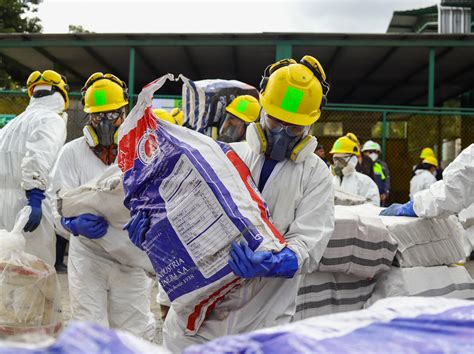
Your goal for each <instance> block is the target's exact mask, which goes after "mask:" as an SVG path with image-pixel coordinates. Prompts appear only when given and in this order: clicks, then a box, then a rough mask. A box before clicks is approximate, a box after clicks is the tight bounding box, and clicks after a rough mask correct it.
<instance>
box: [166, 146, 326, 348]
mask: <svg viewBox="0 0 474 354" xmlns="http://www.w3.org/2000/svg"><path fill="white" fill-rule="evenodd" d="M232 147H233V148H234V150H235V151H236V153H237V154H238V155H239V156H240V158H241V159H242V160H243V161H244V162H245V164H246V165H247V166H248V167H249V169H250V172H251V174H252V177H253V179H254V181H255V182H256V184H257V185H258V181H259V179H260V172H261V170H262V166H263V163H264V159H265V157H264V155H258V154H255V153H254V152H252V150H251V149H250V147H249V145H248V143H247V142H241V143H235V144H232ZM262 195H263V197H264V199H265V201H266V202H267V205H268V208H269V211H270V215H271V216H272V219H273V223H274V225H275V226H276V228H277V229H278V230H279V231H280V232H281V234H282V235H283V237H284V238H285V240H286V241H287V243H288V247H289V248H290V249H291V250H292V251H294V252H295V253H296V256H297V258H298V268H299V269H298V272H297V273H296V274H295V276H294V277H293V278H291V279H287V278H254V279H248V280H246V281H245V283H244V284H243V285H242V286H241V287H240V288H238V289H236V290H235V291H234V292H232V293H230V294H229V295H228V296H227V297H226V298H225V299H224V300H223V301H222V302H221V303H220V304H218V305H217V306H216V308H215V309H214V310H213V311H212V312H211V314H210V316H209V318H208V319H207V320H206V321H205V322H204V323H203V324H202V326H201V328H200V329H199V332H198V334H197V335H196V336H193V337H188V336H185V335H184V332H185V328H186V323H185V318H179V317H178V316H177V315H176V312H174V310H173V305H171V309H170V312H169V313H168V316H167V317H166V320H165V323H164V328H163V343H164V345H165V346H166V347H167V348H168V349H170V350H171V351H172V352H173V353H180V352H181V351H182V350H183V349H184V348H185V347H187V346H189V345H191V344H196V343H202V342H206V341H208V340H211V339H214V338H217V337H220V336H224V335H229V334H236V333H243V332H248V331H252V330H256V329H260V328H265V327H271V326H277V325H281V324H285V323H289V322H290V321H291V320H292V318H293V316H294V314H295V310H296V296H297V292H298V289H299V286H300V282H301V280H302V278H303V274H306V273H310V272H313V271H315V270H316V268H317V266H318V263H319V261H320V259H321V257H322V255H323V252H324V250H325V249H326V246H327V243H328V242H329V238H330V237H331V234H332V231H333V229H334V188H333V186H332V182H331V175H330V173H329V169H328V168H327V166H326V164H325V163H324V161H323V160H321V159H320V158H319V157H318V156H316V155H314V154H310V155H309V156H307V157H306V159H305V160H304V161H303V162H302V163H299V164H295V163H294V162H292V161H290V160H285V161H282V162H279V163H278V164H277V165H276V166H275V169H274V170H273V172H272V173H271V175H270V177H269V178H268V180H267V183H266V184H265V187H264V189H263V192H262ZM229 257H230V256H229Z"/></svg>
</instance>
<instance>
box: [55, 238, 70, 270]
mask: <svg viewBox="0 0 474 354" xmlns="http://www.w3.org/2000/svg"><path fill="white" fill-rule="evenodd" d="M68 243H69V241H68V240H66V239H65V238H64V237H62V236H60V235H58V234H56V262H55V263H54V268H56V272H58V273H67V266H66V265H65V264H64V256H65V255H66V248H67V244H68Z"/></svg>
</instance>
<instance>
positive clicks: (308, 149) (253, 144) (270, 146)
mask: <svg viewBox="0 0 474 354" xmlns="http://www.w3.org/2000/svg"><path fill="white" fill-rule="evenodd" d="M281 133H282V132H278V133H276V134H275V135H277V136H274V135H272V134H270V133H266V131H265V130H264V128H263V127H262V126H261V124H260V123H250V125H249V126H248V127H247V133H246V140H247V143H248V144H249V147H250V149H251V150H252V151H253V152H254V153H255V154H266V155H268V156H270V158H272V159H275V160H277V159H282V160H284V159H285V158H288V159H290V160H291V161H293V162H295V163H301V162H303V161H304V160H305V159H306V158H307V157H308V156H309V155H311V154H313V152H314V149H316V146H318V141H317V140H316V138H315V137H313V136H311V135H306V136H305V137H304V138H302V139H301V137H299V138H298V137H296V138H294V137H289V136H288V134H286V136H284V135H283V136H278V135H279V134H281ZM293 139H294V140H293ZM270 140H271V142H270ZM275 147H276V148H275ZM282 156H283V158H282ZM277 161H281V160H277Z"/></svg>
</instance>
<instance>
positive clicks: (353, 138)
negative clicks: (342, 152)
mask: <svg viewBox="0 0 474 354" xmlns="http://www.w3.org/2000/svg"><path fill="white" fill-rule="evenodd" d="M346 136H347V137H348V138H349V139H351V140H352V141H353V142H354V143H357V144H359V139H358V138H357V135H355V134H354V133H347V134H346Z"/></svg>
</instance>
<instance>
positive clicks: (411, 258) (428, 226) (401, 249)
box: [339, 204, 465, 267]
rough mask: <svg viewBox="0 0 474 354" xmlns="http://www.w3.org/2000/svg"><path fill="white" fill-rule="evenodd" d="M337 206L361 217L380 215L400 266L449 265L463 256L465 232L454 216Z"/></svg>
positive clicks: (368, 205) (367, 205)
mask: <svg viewBox="0 0 474 354" xmlns="http://www.w3.org/2000/svg"><path fill="white" fill-rule="evenodd" d="M339 208H341V209H344V208H345V209H346V210H349V211H351V212H352V213H355V214H357V215H360V216H361V217H375V218H380V220H382V222H383V223H384V225H385V226H386V228H387V229H388V231H389V232H390V235H391V236H392V238H393V239H394V240H395V241H396V242H397V244H398V250H397V254H396V256H395V260H396V262H397V264H398V265H399V266H400V267H418V266H422V267H428V266H437V265H449V264H455V263H457V262H459V261H460V260H461V259H463V258H464V257H465V250H464V248H463V238H464V235H463V233H462V231H461V229H460V227H459V223H458V222H457V221H455V219H454V218H445V219H423V218H412V217H400V216H380V215H379V214H380V212H381V211H382V208H379V207H376V206H374V205H370V204H363V205H355V206H340V207H339Z"/></svg>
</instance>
